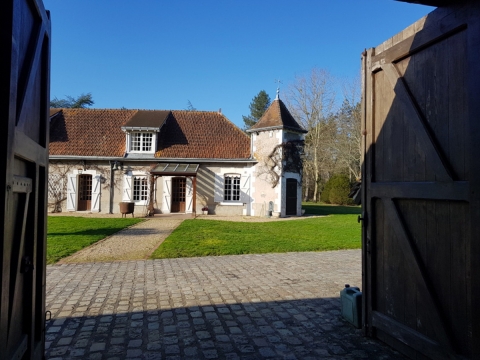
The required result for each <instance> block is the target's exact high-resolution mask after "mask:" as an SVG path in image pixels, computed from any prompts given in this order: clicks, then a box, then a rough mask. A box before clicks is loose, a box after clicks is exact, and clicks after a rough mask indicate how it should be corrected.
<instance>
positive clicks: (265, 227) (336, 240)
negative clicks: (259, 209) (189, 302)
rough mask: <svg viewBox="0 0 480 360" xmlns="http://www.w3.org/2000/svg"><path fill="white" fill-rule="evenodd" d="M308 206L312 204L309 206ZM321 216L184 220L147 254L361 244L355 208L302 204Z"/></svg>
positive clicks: (256, 251)
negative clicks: (252, 220) (259, 220)
mask: <svg viewBox="0 0 480 360" xmlns="http://www.w3.org/2000/svg"><path fill="white" fill-rule="evenodd" d="M310 206H311V207H310ZM303 207H304V208H305V209H306V212H307V213H310V214H312V213H313V214H320V215H324V214H330V215H329V216H326V217H321V218H311V219H302V220H290V221H272V222H265V223H245V222H230V221H215V220H195V219H192V220H185V221H183V223H182V224H181V225H180V226H179V227H178V228H177V229H176V230H174V231H173V233H172V234H171V235H170V236H169V237H168V238H167V239H166V240H165V241H164V242H163V243H162V245H160V247H159V248H158V249H156V250H155V252H154V253H153V254H152V256H151V258H152V259H161V258H177V257H194V256H208V255H238V254H263V253H273V252H291V251H325V250H339V249H358V248H360V247H361V233H360V230H361V225H360V224H358V223H357V214H359V213H360V208H356V207H349V206H329V205H318V204H312V205H304V206H303Z"/></svg>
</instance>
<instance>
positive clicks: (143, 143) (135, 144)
mask: <svg viewBox="0 0 480 360" xmlns="http://www.w3.org/2000/svg"><path fill="white" fill-rule="evenodd" d="M153 144H154V136H153V133H151V132H132V133H130V151H132V152H150V153H151V152H154V151H155V149H154V148H153Z"/></svg>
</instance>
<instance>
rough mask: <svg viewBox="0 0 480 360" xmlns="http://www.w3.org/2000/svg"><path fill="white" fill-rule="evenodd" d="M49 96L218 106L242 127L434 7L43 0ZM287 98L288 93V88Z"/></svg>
mask: <svg viewBox="0 0 480 360" xmlns="http://www.w3.org/2000/svg"><path fill="white" fill-rule="evenodd" d="M44 5H45V8H46V9H47V10H50V11H51V19H52V60H51V61H52V62H51V65H52V68H51V89H50V93H51V97H52V98H54V97H58V98H64V97H65V96H66V95H70V96H77V95H80V94H81V93H88V92H91V93H92V95H93V99H94V101H95V105H94V106H93V107H95V108H121V107H126V108H128V109H162V110H163V109H167V110H170V109H177V110H178V109H186V108H187V105H188V101H190V102H191V103H192V105H193V106H194V107H195V108H197V109H198V110H214V111H217V110H219V109H220V108H221V109H222V112H223V113H224V114H225V116H227V117H228V118H229V119H230V120H231V121H232V122H234V123H235V124H237V125H238V126H240V127H242V126H243V121H242V115H248V114H249V107H248V106H249V104H250V102H251V100H252V98H253V97H254V96H255V95H256V94H257V93H258V92H259V91H260V90H265V91H266V92H267V93H268V94H269V95H270V97H271V98H272V99H273V98H274V97H275V91H276V87H277V85H276V83H275V80H276V79H280V80H281V81H282V83H283V84H281V88H286V87H287V86H288V84H289V83H291V82H293V81H294V79H295V76H301V75H307V74H308V73H309V72H310V71H311V69H312V68H314V67H317V68H322V69H326V70H328V71H329V72H330V73H331V74H332V75H334V76H336V77H339V78H354V77H355V76H356V75H357V74H358V73H359V71H360V54H361V52H362V51H363V50H364V49H365V48H370V47H374V46H376V45H379V44H380V43H382V42H383V41H384V40H386V39H388V38H390V37H391V36H393V35H395V34H396V33H398V32H399V31H401V30H403V29H404V28H405V27H407V26H408V25H410V24H411V23H413V22H414V21H416V20H418V19H419V18H420V17H422V16H424V15H426V14H428V13H429V12H430V11H432V10H433V8H431V7H427V6H422V5H414V4H407V3H401V2H397V1H393V0H329V1H327V0H316V1H315V0H308V1H307V0H295V1H294V0H289V1H287V0H277V1H273V0H263V1H259V0H135V1H132V0H116V1H107V0H103V1H99V0H44ZM280 96H281V94H280Z"/></svg>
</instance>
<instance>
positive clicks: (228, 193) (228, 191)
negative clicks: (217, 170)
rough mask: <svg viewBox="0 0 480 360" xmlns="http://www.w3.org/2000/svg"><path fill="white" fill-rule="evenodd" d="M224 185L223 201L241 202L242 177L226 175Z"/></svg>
mask: <svg viewBox="0 0 480 360" xmlns="http://www.w3.org/2000/svg"><path fill="white" fill-rule="evenodd" d="M224 184H225V185H224V192H223V200H224V201H240V175H237V174H227V175H225V182H224Z"/></svg>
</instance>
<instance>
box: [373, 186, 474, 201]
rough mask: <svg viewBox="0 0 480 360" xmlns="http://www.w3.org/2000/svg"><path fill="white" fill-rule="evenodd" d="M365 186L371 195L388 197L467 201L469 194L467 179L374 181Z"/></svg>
mask: <svg viewBox="0 0 480 360" xmlns="http://www.w3.org/2000/svg"><path fill="white" fill-rule="evenodd" d="M367 186H368V191H371V193H372V196H374V197H380V198H388V199H395V198H406V199H426V200H427V199H431V200H455V201H468V200H469V196H470V187H469V183H468V182H467V181H451V182H436V181H424V182H418V181H411V182H400V181H399V182H375V183H370V184H369V185H367Z"/></svg>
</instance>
